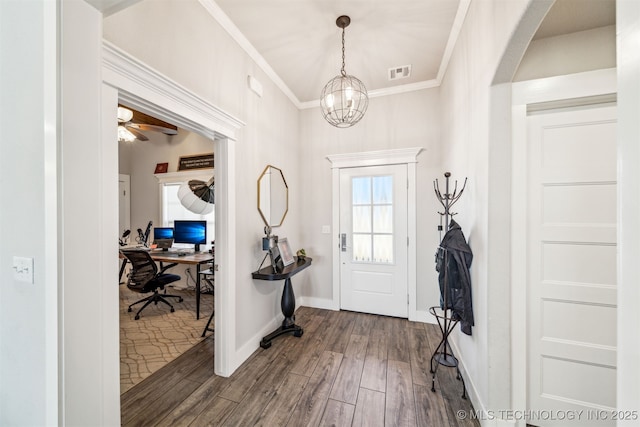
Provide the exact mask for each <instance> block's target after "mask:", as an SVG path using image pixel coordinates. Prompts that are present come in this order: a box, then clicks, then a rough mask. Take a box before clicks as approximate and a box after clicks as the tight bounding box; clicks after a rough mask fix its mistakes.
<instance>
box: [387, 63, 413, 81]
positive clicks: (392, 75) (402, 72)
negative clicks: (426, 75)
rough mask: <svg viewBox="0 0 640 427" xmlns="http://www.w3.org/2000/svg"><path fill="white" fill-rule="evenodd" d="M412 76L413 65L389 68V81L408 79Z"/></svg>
mask: <svg viewBox="0 0 640 427" xmlns="http://www.w3.org/2000/svg"><path fill="white" fill-rule="evenodd" d="M409 76H411V65H402V66H400V67H393V68H389V80H398V79H406V78H407V77H409Z"/></svg>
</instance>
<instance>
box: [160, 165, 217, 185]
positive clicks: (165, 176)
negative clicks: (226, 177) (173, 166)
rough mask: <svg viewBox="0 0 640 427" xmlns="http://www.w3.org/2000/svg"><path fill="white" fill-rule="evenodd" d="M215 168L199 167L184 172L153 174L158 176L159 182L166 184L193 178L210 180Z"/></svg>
mask: <svg viewBox="0 0 640 427" xmlns="http://www.w3.org/2000/svg"><path fill="white" fill-rule="evenodd" d="M213 173H214V170H213V168H207V169H198V170H189V171H182V172H167V173H156V174H153V176H155V177H156V179H157V180H158V183H160V184H166V183H176V182H187V181H189V180H191V179H199V180H201V181H208V180H209V178H211V175H213Z"/></svg>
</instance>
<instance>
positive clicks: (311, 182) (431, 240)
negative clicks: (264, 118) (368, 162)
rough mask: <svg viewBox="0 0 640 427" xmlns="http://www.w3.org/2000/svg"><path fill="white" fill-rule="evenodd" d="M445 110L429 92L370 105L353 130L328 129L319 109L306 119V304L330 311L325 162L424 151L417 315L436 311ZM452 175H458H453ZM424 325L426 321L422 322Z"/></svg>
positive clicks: (328, 194) (302, 283)
mask: <svg viewBox="0 0 640 427" xmlns="http://www.w3.org/2000/svg"><path fill="white" fill-rule="evenodd" d="M440 128H441V126H440V109H439V92H438V89H425V90H421V91H416V92H410V93H404V94H399V95H393V96H386V97H379V98H372V99H370V100H369V108H368V110H367V113H366V114H365V116H364V118H363V119H362V120H361V121H360V122H359V123H358V124H356V125H355V126H353V127H351V128H348V129H338V128H335V127H333V126H331V125H330V124H328V123H327V122H326V121H325V120H324V119H323V118H322V114H321V113H320V110H319V108H313V109H308V110H303V111H302V118H301V132H300V141H301V144H302V152H301V163H300V164H301V168H302V170H303V171H304V173H303V174H302V182H301V183H300V184H299V185H300V186H303V187H305V188H306V189H307V191H304V192H303V194H302V197H301V202H302V210H301V212H302V215H303V218H304V220H303V221H302V225H301V229H302V233H303V236H302V239H303V241H304V242H306V246H304V247H305V249H306V251H307V254H308V255H309V256H310V257H312V258H313V268H311V269H309V272H308V273H307V275H306V277H305V278H304V279H303V280H299V281H298V282H299V288H297V289H299V294H300V295H303V296H304V297H305V301H306V303H310V304H312V305H313V304H318V305H320V306H325V307H326V306H331V304H330V303H329V302H328V301H329V300H331V299H332V298H333V295H332V268H333V266H332V249H333V248H332V241H333V240H332V239H333V238H334V237H335V234H336V233H338V230H332V231H331V234H322V233H321V230H322V226H323V225H329V226H330V225H331V220H332V216H331V215H332V212H333V210H332V194H331V163H330V162H329V161H328V160H327V159H326V157H327V156H328V155H332V154H342V153H356V152H362V151H377V150H387V149H393V148H413V147H422V148H424V151H423V152H422V153H421V154H420V155H419V156H418V163H417V165H416V175H417V202H418V203H417V233H418V236H417V238H418V239H417V240H418V241H417V263H418V271H417V277H418V283H417V288H418V289H417V307H418V310H422V311H425V312H426V310H427V309H428V307H430V306H433V305H437V304H438V301H439V291H438V285H437V273H436V272H435V264H434V262H433V261H434V254H435V250H436V248H437V245H438V231H437V225H438V224H439V215H438V214H437V213H436V212H437V211H438V209H439V208H440V209H441V205H440V204H439V203H438V202H437V200H436V198H435V195H434V193H433V180H434V179H436V178H438V179H443V174H444V172H446V170H445V169H443V168H442V167H441V158H440V152H441V142H440ZM452 172H454V173H455V171H452ZM424 317H425V318H427V317H428V316H427V315H426V314H425V315H424Z"/></svg>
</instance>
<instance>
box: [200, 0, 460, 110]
mask: <svg viewBox="0 0 640 427" xmlns="http://www.w3.org/2000/svg"><path fill="white" fill-rule="evenodd" d="M198 1H199V2H200V4H201V5H202V6H203V7H204V8H205V10H206V11H207V12H209V14H210V15H211V16H212V17H213V19H215V20H216V21H217V22H218V24H220V26H222V28H224V30H225V31H227V33H229V35H230V36H231V38H233V40H235V41H236V42H237V43H238V45H239V46H240V47H241V48H242V49H243V50H244V51H245V52H246V53H247V55H249V57H250V58H251V59H252V60H253V61H254V62H255V63H256V64H257V65H258V66H259V67H260V68H261V69H262V71H264V72H265V74H266V75H267V76H268V77H269V78H270V79H271V81H272V82H273V83H274V84H275V85H276V86H277V87H278V88H279V89H280V90H281V91H282V92H283V93H284V94H285V96H286V97H287V98H289V100H290V101H291V102H292V103H293V105H295V106H296V108H298V109H299V110H306V109H310V108H319V107H320V100H319V99H315V100H313V101H305V102H300V100H299V99H298V98H297V97H296V96H295V95H294V93H293V92H292V91H291V89H289V87H288V86H287V85H286V84H285V83H284V81H283V80H282V79H281V78H280V76H278V74H276V72H275V71H274V70H273V68H271V66H270V65H269V64H268V63H267V61H266V60H265V59H264V57H263V56H262V55H260V53H259V52H258V50H257V49H256V48H255V47H254V46H253V45H252V44H251V42H249V40H248V39H247V38H246V37H245V36H244V34H242V32H240V30H239V29H238V27H236V25H235V24H234V23H233V22H232V21H231V19H230V18H229V17H228V16H227V14H226V13H224V11H223V10H222V9H221V8H220V6H218V4H217V3H216V2H215V0H198ZM470 4H471V0H460V3H459V5H458V10H457V12H456V16H455V18H454V21H453V25H452V27H451V32H450V33H449V39H448V41H447V46H446V47H445V51H444V53H443V56H442V61H441V62H440V67H439V68H438V75H437V77H436V78H435V79H431V80H425V81H422V82H416V83H411V84H406V85H399V86H392V87H389V88H384V89H375V90H372V91H370V92H369V98H377V97H381V96H390V95H397V94H400V93H406V92H413V91H418V90H423V89H430V88H434V87H438V86H440V83H441V82H442V79H443V77H444V75H445V73H446V71H447V67H448V65H449V60H450V59H451V55H452V53H453V49H454V48H455V45H456V42H457V41H458V36H459V35H460V32H461V30H462V24H463V23H464V20H465V18H466V16H467V12H468V11H469V5H470ZM319 91H320V88H318V92H319Z"/></svg>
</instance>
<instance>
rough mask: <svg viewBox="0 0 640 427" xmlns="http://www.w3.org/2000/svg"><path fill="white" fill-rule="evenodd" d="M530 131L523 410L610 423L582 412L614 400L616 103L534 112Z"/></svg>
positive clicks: (554, 422) (578, 422) (546, 422)
mask: <svg viewBox="0 0 640 427" xmlns="http://www.w3.org/2000/svg"><path fill="white" fill-rule="evenodd" d="M528 132H529V134H528V155H529V156H528V189H529V191H528V212H529V218H528V224H529V225H528V258H529V268H528V271H529V276H528V287H527V289H528V301H529V302H528V348H529V354H528V361H529V362H528V369H529V373H528V376H529V386H528V405H529V408H528V409H530V410H533V411H560V412H556V414H557V413H567V411H585V412H584V413H583V414H584V415H583V417H582V418H581V419H577V420H575V421H574V423H575V425H581V426H582V425H598V426H607V425H614V424H615V423H614V422H612V421H610V420H608V421H605V420H601V419H599V420H595V419H591V420H589V419H588V417H587V414H589V413H594V412H595V411H598V410H614V409H615V403H616V397H615V396H616V203H617V194H616V191H617V189H616V138H615V107H614V106H597V107H594V106H591V107H587V108H585V109H576V110H571V111H554V112H546V113H542V114H536V115H532V116H530V117H529V118H528ZM562 411H564V412H562ZM589 411H592V412H589ZM531 424H533V425H537V426H556V425H557V426H566V425H571V422H570V421H569V420H566V419H562V420H560V419H557V417H556V419H547V420H535V422H531Z"/></svg>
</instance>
